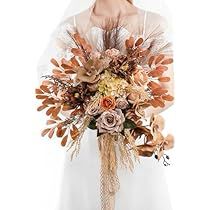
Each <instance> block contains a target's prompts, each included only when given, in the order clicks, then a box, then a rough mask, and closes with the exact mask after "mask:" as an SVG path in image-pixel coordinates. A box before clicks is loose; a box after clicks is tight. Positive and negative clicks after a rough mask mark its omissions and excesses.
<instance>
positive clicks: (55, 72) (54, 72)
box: [52, 69, 63, 74]
mask: <svg viewBox="0 0 210 210" xmlns="http://www.w3.org/2000/svg"><path fill="white" fill-rule="evenodd" d="M52 72H53V74H61V73H63V72H62V71H61V70H59V69H53V71H52Z"/></svg>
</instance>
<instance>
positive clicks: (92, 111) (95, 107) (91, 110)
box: [86, 100, 101, 116]
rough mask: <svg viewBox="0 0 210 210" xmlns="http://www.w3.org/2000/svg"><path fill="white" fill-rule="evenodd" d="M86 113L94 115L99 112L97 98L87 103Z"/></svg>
mask: <svg viewBox="0 0 210 210" xmlns="http://www.w3.org/2000/svg"><path fill="white" fill-rule="evenodd" d="M86 113H87V114H88V115H90V116H96V115H98V114H99V113H101V107H100V103H99V100H96V101H94V102H93V103H91V104H89V105H88V107H87V109H86Z"/></svg>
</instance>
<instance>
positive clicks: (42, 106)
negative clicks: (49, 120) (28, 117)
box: [37, 105, 48, 112]
mask: <svg viewBox="0 0 210 210" xmlns="http://www.w3.org/2000/svg"><path fill="white" fill-rule="evenodd" d="M47 107H48V106H47V105H41V106H39V107H38V108H37V111H38V112H40V111H42V110H44V109H45V108H47Z"/></svg>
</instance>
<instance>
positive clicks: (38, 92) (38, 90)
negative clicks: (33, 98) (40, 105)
mask: <svg viewBox="0 0 210 210" xmlns="http://www.w3.org/2000/svg"><path fill="white" fill-rule="evenodd" d="M35 92H36V94H44V93H43V92H42V91H41V90H40V89H36V90H35Z"/></svg>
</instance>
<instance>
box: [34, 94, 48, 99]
mask: <svg viewBox="0 0 210 210" xmlns="http://www.w3.org/2000/svg"><path fill="white" fill-rule="evenodd" d="M36 98H37V99H45V98H48V96H45V95H36Z"/></svg>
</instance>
